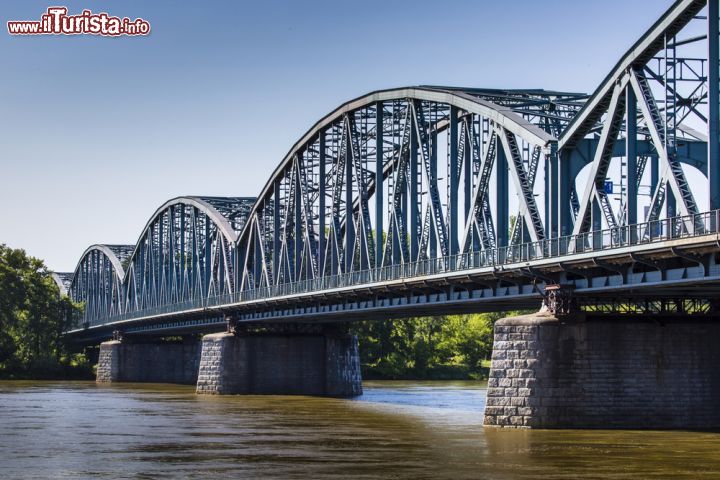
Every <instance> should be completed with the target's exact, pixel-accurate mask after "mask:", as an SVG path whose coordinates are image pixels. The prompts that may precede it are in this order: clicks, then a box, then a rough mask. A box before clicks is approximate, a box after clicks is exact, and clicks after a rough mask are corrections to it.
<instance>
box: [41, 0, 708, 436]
mask: <svg viewBox="0 0 720 480" xmlns="http://www.w3.org/2000/svg"><path fill="white" fill-rule="evenodd" d="M718 7H719V2H718V1H717V0H711V1H709V2H708V1H707V0H678V1H677V2H675V3H674V4H673V5H672V6H671V7H670V8H669V9H668V11H667V12H666V13H665V14H663V16H662V17H661V18H660V19H658V20H657V21H656V22H655V23H654V24H653V25H652V26H651V27H650V29H649V30H648V31H647V32H645V34H644V35H642V36H641V37H640V39H639V40H638V41H637V42H636V43H635V44H634V45H633V46H632V47H631V48H630V49H629V50H628V52H627V53H626V54H625V55H623V56H622V58H621V59H620V60H619V61H618V63H617V64H616V66H615V67H614V68H613V69H612V71H611V72H610V73H609V74H608V75H607V77H606V78H605V79H604V80H603V81H602V82H601V84H600V85H599V86H598V88H597V89H596V90H595V92H593V93H592V94H590V95H586V94H582V93H574V92H560V91H552V90H542V89H527V90H503V89H487V88H458V87H448V86H415V87H405V88H395V89H388V90H382V91H376V92H372V93H369V94H367V95H364V96H362V97H359V98H356V99H353V100H351V101H349V102H347V103H345V104H343V105H341V106H339V107H338V108H337V109H335V110H334V111H332V112H330V113H329V114H328V115H326V116H325V117H323V118H322V119H320V120H319V121H318V122H317V123H316V124H315V125H313V126H312V127H311V128H310V129H309V130H308V131H307V132H306V133H305V135H303V136H302V138H300V139H299V140H298V141H297V142H296V143H295V144H294V145H292V147H291V148H290V150H289V151H288V153H287V154H286V155H285V157H284V158H283V159H281V161H280V163H279V165H278V167H277V168H276V169H275V170H274V172H273V173H272V175H271V177H270V178H269V180H268V181H267V183H266V184H265V186H264V187H263V188H262V190H261V191H260V194H259V195H258V196H257V197H231V198H224V197H222V198H221V197H198V196H186V197H179V198H175V199H172V200H169V201H168V202H166V203H165V204H163V205H162V206H160V207H159V208H158V209H157V210H156V211H155V213H154V214H153V215H152V216H151V218H150V220H148V222H147V224H146V226H145V228H144V229H143V231H142V233H141V234H140V237H139V239H138V241H137V242H136V243H135V244H134V245H106V244H97V245H93V246H91V247H89V248H88V249H87V250H86V251H85V253H84V254H83V255H82V258H81V259H80V261H79V262H78V265H77V267H76V269H75V271H74V272H73V273H72V274H56V276H55V278H56V281H58V283H59V285H60V286H61V289H63V291H66V292H68V294H69V295H70V296H71V297H72V298H73V299H74V300H76V301H78V302H83V303H84V305H85V309H84V314H83V317H82V318H80V319H78V322H77V324H76V325H75V326H74V327H73V329H71V330H70V331H68V332H67V336H68V337H70V338H72V339H74V340H76V341H77V342H80V343H85V344H93V343H98V342H101V341H105V342H104V343H103V344H102V347H101V362H100V365H99V369H98V379H99V380H104V381H117V380H148V381H151V380H154V381H158V380H159V381H180V382H191V383H194V382H196V381H197V384H198V391H199V392H210V393H311V394H329V395H353V394H356V393H358V392H359V391H360V388H361V387H360V369H359V360H358V355H357V348H358V347H357V341H356V339H354V338H353V337H352V336H351V335H349V334H348V333H347V330H346V328H345V327H344V325H345V324H347V323H348V322H352V321H355V320H361V319H386V318H398V317H403V316H413V315H421V314H422V315H425V314H446V313H454V312H480V311H508V310H517V309H537V308H539V307H540V305H541V304H542V305H544V307H543V309H542V310H541V312H540V313H538V314H536V315H532V316H529V317H520V318H512V319H506V320H503V321H501V322H499V323H498V324H497V325H496V330H495V335H496V336H495V348H494V353H493V362H492V368H491V373H490V375H491V378H490V381H489V393H488V407H487V409H486V412H485V420H486V423H487V424H488V425H499V426H544V427H556V426H603V425H611V426H679V427H697V426H720V412H716V411H715V410H714V409H713V408H712V405H713V404H714V403H715V402H716V401H717V400H718V399H719V398H720V376H719V374H718V373H715V370H718V369H716V368H715V365H717V362H718V358H717V357H716V355H715V353H714V351H715V347H714V344H713V342H714V341H716V340H720V323H718V324H716V323H715V320H716V319H717V317H718V314H720V296H719V293H720V180H719V179H718V176H719V175H720V143H719V141H720V137H719V136H718V129H719V128H720V122H719V120H720V119H719V115H720V113H719V112H720V92H719V87H720V79H719V78H718V75H720V66H719V64H720V62H719V59H720V53H719V52H718V45H719V44H720V35H719V34H718V23H719V20H718V18H719V12H718ZM554 67H555V68H563V66H562V65H555V66H554ZM568 73H571V72H568ZM218 332H224V333H218ZM195 334H209V335H206V337H205V338H204V340H203V342H202V344H200V343H198V342H195V341H193V340H192V337H191V336H192V335H195ZM169 336H175V337H177V336H184V337H185V341H184V342H183V343H172V342H167V341H165V342H162V341H158V340H157V339H159V338H163V337H169ZM668 336H670V337H672V338H674V339H676V340H678V339H679V340H681V341H680V342H670V340H668V338H670V337H668ZM111 338H112V339H113V340H110V339H111ZM107 340H110V341H107ZM198 372H199V373H198ZM673 376H679V377H681V378H682V380H678V379H673V378H672V377H673ZM648 395H650V396H651V397H653V398H654V400H652V401H648ZM676 402H685V403H686V404H687V405H692V406H693V408H692V409H687V410H688V412H689V413H688V412H686V413H684V414H682V415H677V412H675V411H674V409H675V407H674V403H676ZM691 410H692V411H691ZM706 424H711V425H706Z"/></svg>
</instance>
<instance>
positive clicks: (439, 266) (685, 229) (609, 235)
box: [77, 210, 720, 328]
mask: <svg viewBox="0 0 720 480" xmlns="http://www.w3.org/2000/svg"><path fill="white" fill-rule="evenodd" d="M719 227H720V210H713V211H710V212H705V213H700V214H696V215H688V216H678V217H672V218H668V219H663V220H656V221H651V222H645V223H639V224H635V225H627V226H622V227H616V228H610V229H605V230H596V231H590V232H587V233H582V234H579V235H569V236H562V237H557V238H549V239H545V240H541V241H538V242H529V243H522V244H519V245H511V246H506V247H499V248H495V249H489V250H482V251H474V252H466V253H460V254H457V255H451V256H446V257H439V258H428V259H424V260H420V261H417V262H408V263H402V264H394V265H386V266H383V267H380V268H374V269H368V270H361V271H355V272H348V273H340V274H337V275H330V276H323V277H318V278H312V279H307V280H301V281H298V282H292V283H283V284H279V285H272V286H269V287H260V288H255V289H251V290H245V291H242V292H234V293H229V294H224V295H216V296H212V297H208V298H196V299H192V300H187V301H184V302H179V303H174V304H168V305H160V306H156V307H150V308H146V309H143V310H137V311H130V312H126V313H123V314H120V315H115V316H112V317H107V318H105V319H101V320H98V321H96V322H93V323H85V324H84V325H78V326H77V328H82V327H87V326H95V325H104V324H108V323H115V322H120V321H126V320H132V319H136V318H144V317H154V316H162V315H168V314H173V313H180V312H184V311H191V310H197V309H205V308H212V307H218V306H222V305H230V304H237V303H241V302H250V301H257V300H263V299H270V298H276V297H285V296H292V295H298V294H306V293H311V292H320V291H328V290H333V289H338V288H345V287H352V286H355V285H364V284H378V283H383V282H390V281H397V280H403V279H411V278H418V277H427V276H431V275H437V274H444V273H452V272H459V271H465V270H472V269H477V268H486V267H499V266H504V265H511V264H517V263H525V262H530V261H533V260H541V259H545V258H555V257H563V256H569V255H575V254H583V253H589V252H596V251H603V250H610V249H616V248H623V247H632V246H634V245H642V244H648V243H659V242H664V241H668V240H673V239H680V238H687V237H697V236H702V235H708V234H716V233H718V231H719Z"/></svg>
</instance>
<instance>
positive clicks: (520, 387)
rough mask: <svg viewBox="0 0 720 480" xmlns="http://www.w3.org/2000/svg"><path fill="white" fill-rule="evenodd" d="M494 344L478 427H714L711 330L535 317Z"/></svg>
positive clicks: (718, 334) (709, 325)
mask: <svg viewBox="0 0 720 480" xmlns="http://www.w3.org/2000/svg"><path fill="white" fill-rule="evenodd" d="M494 335H495V338H494V345H493V353H492V362H491V367H490V379H489V382H488V392H487V403H486V408H485V415H484V423H485V425H486V426H494V427H526V428H643V429H645V428H691V429H705V428H718V427H720V409H719V408H717V405H718V403H719V402H720V368H718V366H720V350H718V348H717V345H718V344H719V342H720V323H718V322H712V321H709V320H706V319H698V318H693V317H690V316H684V317H676V318H673V319H661V320H659V319H652V318H647V317H645V318H641V317H618V318H612V319H590V320H587V321H578V320H574V321H570V320H568V321H563V320H559V319H558V318H555V317H554V316H553V315H551V314H549V313H547V312H539V313H536V314H531V315H525V316H519V317H512V318H505V319H502V320H499V321H498V322H497V323H496V324H495V331H494Z"/></svg>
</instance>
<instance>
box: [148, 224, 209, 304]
mask: <svg viewBox="0 0 720 480" xmlns="http://www.w3.org/2000/svg"><path fill="white" fill-rule="evenodd" d="M203 217H204V218H205V284H204V285H203V292H202V295H203V298H207V297H208V295H209V294H210V274H211V270H212V261H211V258H212V242H211V241H210V217H208V216H207V215H205V214H203ZM161 233H162V230H161ZM161 237H162V235H161ZM160 248H161V249H162V246H161V247H160Z"/></svg>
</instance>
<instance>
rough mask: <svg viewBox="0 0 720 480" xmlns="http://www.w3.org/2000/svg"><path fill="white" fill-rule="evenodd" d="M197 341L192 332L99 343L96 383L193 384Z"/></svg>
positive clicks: (117, 339)
mask: <svg viewBox="0 0 720 480" xmlns="http://www.w3.org/2000/svg"><path fill="white" fill-rule="evenodd" d="M200 350H201V344H200V341H199V339H198V338H196V337H195V336H188V337H183V338H182V340H180V341H167V340H163V339H144V338H128V337H125V338H122V337H121V336H120V335H119V334H117V333H116V335H115V336H114V339H113V340H110V341H108V342H103V343H101V344H100V354H99V358H98V365H97V381H98V383H110V382H152V383H179V384H188V385H191V384H194V383H195V382H197V376H198V367H199V364H200Z"/></svg>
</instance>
